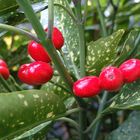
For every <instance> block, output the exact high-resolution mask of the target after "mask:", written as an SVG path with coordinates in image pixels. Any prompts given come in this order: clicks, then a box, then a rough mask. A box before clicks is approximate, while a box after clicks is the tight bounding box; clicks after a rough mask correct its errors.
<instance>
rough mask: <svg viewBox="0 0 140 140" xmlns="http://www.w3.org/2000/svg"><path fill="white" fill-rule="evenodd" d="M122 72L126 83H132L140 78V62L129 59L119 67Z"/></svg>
mask: <svg viewBox="0 0 140 140" xmlns="http://www.w3.org/2000/svg"><path fill="white" fill-rule="evenodd" d="M119 69H120V70H121V72H122V74H123V77H124V82H126V83H131V82H134V81H135V80H137V79H138V78H139V77H140V60H138V59H129V60H127V61H125V62H124V63H122V64H121V65H120V67H119Z"/></svg>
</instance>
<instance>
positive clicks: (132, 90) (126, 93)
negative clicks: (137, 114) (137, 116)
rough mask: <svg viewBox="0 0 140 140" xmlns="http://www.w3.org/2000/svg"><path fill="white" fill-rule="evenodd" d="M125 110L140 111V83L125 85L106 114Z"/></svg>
mask: <svg viewBox="0 0 140 140" xmlns="http://www.w3.org/2000/svg"><path fill="white" fill-rule="evenodd" d="M125 109H131V110H132V109H138V110H139V109H140V81H136V82H133V83H131V84H126V85H124V86H123V88H122V89H121V91H120V93H118V94H117V95H116V96H115V97H114V98H113V102H112V103H111V105H110V106H109V107H108V108H107V109H106V110H105V112H110V111H116V110H125Z"/></svg>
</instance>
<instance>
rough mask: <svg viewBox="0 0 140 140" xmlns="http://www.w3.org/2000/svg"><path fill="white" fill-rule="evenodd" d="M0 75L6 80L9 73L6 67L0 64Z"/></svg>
mask: <svg viewBox="0 0 140 140" xmlns="http://www.w3.org/2000/svg"><path fill="white" fill-rule="evenodd" d="M0 75H2V77H3V78H4V79H5V80H7V79H8V78H9V75H10V73H9V70H8V68H7V67H5V66H0Z"/></svg>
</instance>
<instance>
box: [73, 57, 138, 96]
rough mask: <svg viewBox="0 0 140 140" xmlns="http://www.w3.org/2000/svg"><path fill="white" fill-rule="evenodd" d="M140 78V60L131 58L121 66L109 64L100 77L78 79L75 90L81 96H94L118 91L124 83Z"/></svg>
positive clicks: (74, 86)
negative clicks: (102, 92) (102, 91)
mask: <svg viewBox="0 0 140 140" xmlns="http://www.w3.org/2000/svg"><path fill="white" fill-rule="evenodd" d="M138 78H140V60H138V59H130V60H127V61H125V62H124V63H122V64H121V65H120V67H119V68H117V67H113V66H108V67H106V68H104V69H103V70H102V71H101V73H100V75H99V77H96V76H86V77H84V78H81V79H80V80H78V81H76V82H75V83H74V85H73V92H74V94H75V95H76V96H79V97H92V96H95V95H97V94H99V93H100V92H101V90H107V91H109V92H113V91H118V90H119V89H120V88H121V87H122V85H123V84H125V83H131V82H134V81H136V80H137V79H138Z"/></svg>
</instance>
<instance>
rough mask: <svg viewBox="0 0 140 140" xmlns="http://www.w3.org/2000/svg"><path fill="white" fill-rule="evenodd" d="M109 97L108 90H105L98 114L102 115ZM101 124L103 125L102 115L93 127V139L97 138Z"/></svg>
mask: <svg viewBox="0 0 140 140" xmlns="http://www.w3.org/2000/svg"><path fill="white" fill-rule="evenodd" d="M107 97H108V92H107V91H105V92H104V94H103V97H102V100H101V102H100V106H99V109H98V113H97V116H101V113H102V111H103V109H104V106H105V104H106V101H107ZM100 125H101V117H99V119H98V122H97V124H96V127H95V128H93V135H92V138H91V140H96V139H97V136H98V133H99V129H100Z"/></svg>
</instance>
